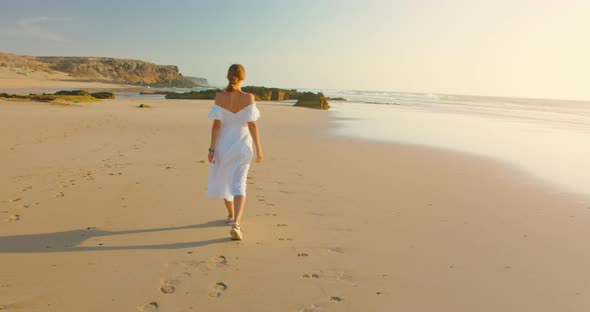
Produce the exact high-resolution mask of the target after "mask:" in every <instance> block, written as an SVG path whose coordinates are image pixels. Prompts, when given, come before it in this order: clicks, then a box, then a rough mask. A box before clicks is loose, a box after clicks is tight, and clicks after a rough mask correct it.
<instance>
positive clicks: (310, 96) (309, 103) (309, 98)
mask: <svg viewBox="0 0 590 312" xmlns="http://www.w3.org/2000/svg"><path fill="white" fill-rule="evenodd" d="M293 106H300V107H307V108H316V109H326V110H327V109H330V105H329V104H328V100H327V98H326V97H325V96H324V94H323V93H321V92H318V93H313V92H305V93H303V94H302V95H301V96H300V97H299V100H298V101H297V103H295V105H293Z"/></svg>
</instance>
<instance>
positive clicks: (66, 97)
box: [0, 90, 115, 104]
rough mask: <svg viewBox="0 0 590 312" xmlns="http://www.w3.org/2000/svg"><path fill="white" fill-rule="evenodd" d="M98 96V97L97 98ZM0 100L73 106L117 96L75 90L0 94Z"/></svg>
mask: <svg viewBox="0 0 590 312" xmlns="http://www.w3.org/2000/svg"><path fill="white" fill-rule="evenodd" d="M95 95H96V96H95ZM0 98H5V99H10V100H16V101H36V102H47V103H53V104H71V103H89V102H100V99H114V98H115V95H114V94H113V93H110V92H96V93H92V94H91V93H88V92H87V91H85V90H73V91H58V92H55V93H54V94H47V93H43V94H29V95H19V94H8V93H0Z"/></svg>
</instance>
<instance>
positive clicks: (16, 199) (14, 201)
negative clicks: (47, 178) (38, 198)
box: [8, 197, 22, 203]
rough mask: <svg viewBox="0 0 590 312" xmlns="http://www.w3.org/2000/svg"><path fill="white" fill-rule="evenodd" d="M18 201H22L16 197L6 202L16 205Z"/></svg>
mask: <svg viewBox="0 0 590 312" xmlns="http://www.w3.org/2000/svg"><path fill="white" fill-rule="evenodd" d="M19 200H22V198H20V197H17V198H14V199H9V200H8V202H10V203H16V202H17V201H19Z"/></svg>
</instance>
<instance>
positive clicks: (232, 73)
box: [225, 64, 246, 92]
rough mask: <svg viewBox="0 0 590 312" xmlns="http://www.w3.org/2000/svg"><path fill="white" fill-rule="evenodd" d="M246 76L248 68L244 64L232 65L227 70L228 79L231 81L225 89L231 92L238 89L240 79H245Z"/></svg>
mask: <svg viewBox="0 0 590 312" xmlns="http://www.w3.org/2000/svg"><path fill="white" fill-rule="evenodd" d="M244 78H246V70H245V69H244V66H242V65H241V64H233V65H232V66H230V67H229V69H228V70H227V81H228V82H229V83H228V84H227V87H226V88H225V91H228V92H231V91H234V90H236V86H237V85H238V83H240V81H242V80H244Z"/></svg>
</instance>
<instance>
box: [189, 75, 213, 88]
mask: <svg viewBox="0 0 590 312" xmlns="http://www.w3.org/2000/svg"><path fill="white" fill-rule="evenodd" d="M184 78H186V79H188V80H190V81H192V82H194V83H195V85H196V86H197V87H206V86H208V85H209V81H207V79H205V78H199V77H189V76H184Z"/></svg>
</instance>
